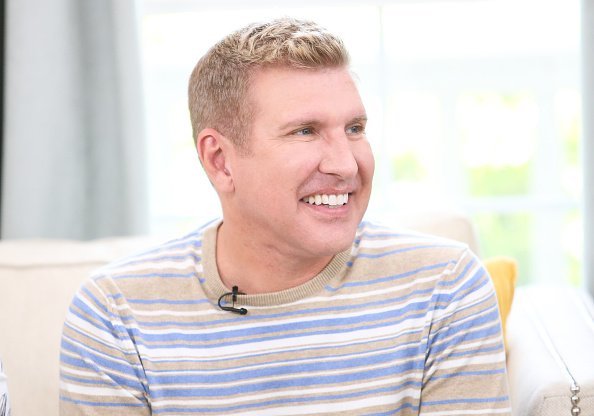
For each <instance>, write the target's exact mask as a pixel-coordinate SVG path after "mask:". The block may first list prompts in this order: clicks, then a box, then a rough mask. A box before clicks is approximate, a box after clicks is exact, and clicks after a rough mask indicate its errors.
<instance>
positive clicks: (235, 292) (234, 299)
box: [218, 286, 248, 315]
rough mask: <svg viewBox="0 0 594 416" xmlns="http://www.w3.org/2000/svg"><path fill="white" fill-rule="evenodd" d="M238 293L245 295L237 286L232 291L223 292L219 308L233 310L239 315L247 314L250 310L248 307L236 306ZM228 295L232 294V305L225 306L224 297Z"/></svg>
mask: <svg viewBox="0 0 594 416" xmlns="http://www.w3.org/2000/svg"><path fill="white" fill-rule="evenodd" d="M237 295H245V293H243V292H240V291H239V288H238V287H237V286H233V289H232V292H227V293H223V294H222V295H221V297H220V298H219V301H218V305H219V308H221V309H222V310H224V311H227V312H233V313H236V314H239V315H245V314H247V313H248V310H247V309H246V308H236V307H235V302H237ZM227 296H231V301H232V306H224V305H222V304H221V302H222V301H223V299H224V298H226V297H227Z"/></svg>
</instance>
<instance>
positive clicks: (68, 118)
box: [2, 0, 148, 239]
mask: <svg viewBox="0 0 594 416" xmlns="http://www.w3.org/2000/svg"><path fill="white" fill-rule="evenodd" d="M6 16H7V32H6V87H5V91H6V96H5V133H4V134H5V135H4V141H5V147H4V171H3V175H2V176H3V198H2V237H3V238H25V237H53V238H56V237H57V238H77V239H89V238H96V237H103V236H113V235H129V234H139V233H144V232H146V231H147V227H148V224H147V218H148V214H147V189H146V187H147V184H146V180H145V177H146V174H145V159H146V154H145V140H144V134H143V125H144V123H143V119H142V114H143V110H142V88H141V85H142V83H141V78H140V58H139V56H140V53H139V46H138V33H137V28H138V22H137V18H138V17H137V14H136V5H135V1H134V0H51V1H48V0H8V1H7V9H6Z"/></svg>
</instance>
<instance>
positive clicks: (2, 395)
mask: <svg viewBox="0 0 594 416" xmlns="http://www.w3.org/2000/svg"><path fill="white" fill-rule="evenodd" d="M0 416H10V401H9V399H8V382H7V377H6V375H5V374H4V370H3V368H2V361H0Z"/></svg>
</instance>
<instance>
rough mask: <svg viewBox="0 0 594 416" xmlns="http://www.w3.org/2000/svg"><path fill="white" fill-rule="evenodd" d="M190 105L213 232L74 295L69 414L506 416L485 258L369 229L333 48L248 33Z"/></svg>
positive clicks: (199, 71) (64, 404)
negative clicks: (212, 204) (219, 214)
mask: <svg viewBox="0 0 594 416" xmlns="http://www.w3.org/2000/svg"><path fill="white" fill-rule="evenodd" d="M189 101H190V113H191V118H192V126H193V130H194V139H195V141H196V148H197V151H198V155H199V157H200V161H201V163H202V165H203V167H204V170H205V171H206V174H207V175H208V177H209V179H210V181H211V182H212V184H213V186H214V188H215V189H216V191H217V193H218V195H219V198H220V202H221V206H222V210H223V219H222V221H217V222H214V223H211V224H207V225H206V226H204V227H203V228H201V229H199V230H198V231H196V232H194V233H191V234H190V235H188V236H186V237H184V238H181V239H179V240H175V241H172V242H170V243H167V244H165V245H163V246H161V247H159V248H156V249H155V250H152V251H149V252H147V253H144V254H141V255H138V256H135V257H132V258H129V259H126V260H124V261H121V262H119V263H117V264H114V265H110V266H107V267H105V268H103V269H102V270H100V271H99V272H97V273H96V274H95V276H94V277H93V278H92V279H91V280H90V281H89V282H87V283H86V284H85V285H84V286H83V287H82V289H81V290H80V291H79V293H78V295H77V296H76V297H75V299H74V301H73V303H72V306H71V308H70V311H69V314H68V317H67V320H66V324H65V327H64V334H63V342H62V366H61V377H62V393H61V394H62V397H61V411H62V414H64V415H74V414H93V415H108V414H118V415H122V414H124V415H128V414H129V415H148V414H160V415H174V414H175V415H179V414H209V415H229V414H234V415H235V414H241V415H297V414H299V415H312V414H402V415H413V414H414V415H417V414H426V415H430V414H433V415H457V414H480V415H486V414H508V413H509V403H508V397H507V386H506V374H505V357H504V352H503V344H502V339H501V329H500V328H501V327H500V323H499V315H498V310H497V303H496V298H495V295H494V291H493V288H492V285H491V282H490V279H489V276H488V275H487V274H486V273H485V271H484V269H483V268H482V266H481V265H480V263H479V262H478V261H477V259H476V258H475V257H474V256H473V255H472V254H471V253H470V252H469V251H468V249H467V248H466V247H464V246H462V245H460V244H457V243H453V242H449V241H444V240H437V239H434V238H431V237H427V236H418V235H411V234H399V233H394V232H392V231H390V230H388V229H385V228H382V227H378V226H374V225H372V224H369V223H365V222H363V223H361V220H362V217H363V214H364V213H365V210H366V208H367V203H368V201H369V196H370V192H371V182H372V177H373V169H374V160H373V155H372V152H371V149H370V146H369V143H368V141H367V138H366V136H365V126H366V122H367V115H366V112H365V108H364V106H363V103H362V102H361V99H360V96H359V93H358V90H357V87H356V85H355V82H354V81H353V78H352V76H351V74H350V72H349V68H348V55H347V52H346V50H345V48H344V45H343V44H342V42H341V41H340V40H339V39H338V38H336V37H335V36H334V35H332V34H330V33H328V32H327V31H326V30H324V29H322V28H320V27H319V26H317V25H315V24H313V23H310V22H302V21H296V20H291V19H281V20H276V21H272V22H269V23H265V24H261V25H252V26H249V27H247V28H244V29H242V30H240V31H238V32H236V33H234V34H231V35H229V36H228V37H226V38H225V39H223V40H222V41H221V42H219V43H218V44H217V45H215V46H214V47H213V48H212V49H211V50H210V51H209V52H208V53H207V54H206V55H205V56H204V57H203V58H202V59H201V60H200V61H199V62H198V64H197V66H196V68H195V69H194V71H193V73H192V76H191V78H190V86H189Z"/></svg>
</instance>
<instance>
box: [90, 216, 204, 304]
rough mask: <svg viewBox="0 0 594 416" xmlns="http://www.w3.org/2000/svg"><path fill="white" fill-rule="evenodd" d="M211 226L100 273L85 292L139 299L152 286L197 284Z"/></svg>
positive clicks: (142, 253) (139, 254)
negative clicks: (205, 238) (129, 295)
mask: <svg viewBox="0 0 594 416" xmlns="http://www.w3.org/2000/svg"><path fill="white" fill-rule="evenodd" d="M209 226H210V224H209V225H207V226H204V227H201V228H199V229H197V230H195V231H193V232H191V233H189V234H187V235H185V236H183V237H180V238H176V239H173V240H170V241H167V242H164V243H162V244H159V245H157V246H154V247H152V248H149V249H146V250H143V251H141V252H138V253H134V254H131V255H128V256H126V257H123V258H120V259H118V260H115V261H113V262H111V263H109V264H107V265H105V266H103V267H101V268H99V269H96V270H95V271H94V272H93V273H92V274H91V276H90V277H89V278H88V279H87V280H86V282H85V283H84V284H83V286H82V288H81V291H82V292H87V293H88V292H95V293H96V294H97V296H98V297H103V298H112V297H114V296H121V295H122V294H131V295H133V296H138V295H144V294H147V293H148V292H149V291H150V290H151V287H152V286H156V287H157V288H158V287H160V286H162V285H163V284H164V283H165V284H167V283H181V282H184V281H189V280H193V279H194V278H195V277H196V276H197V275H200V274H201V273H202V245H203V241H204V234H205V232H206V230H208V229H209Z"/></svg>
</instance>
